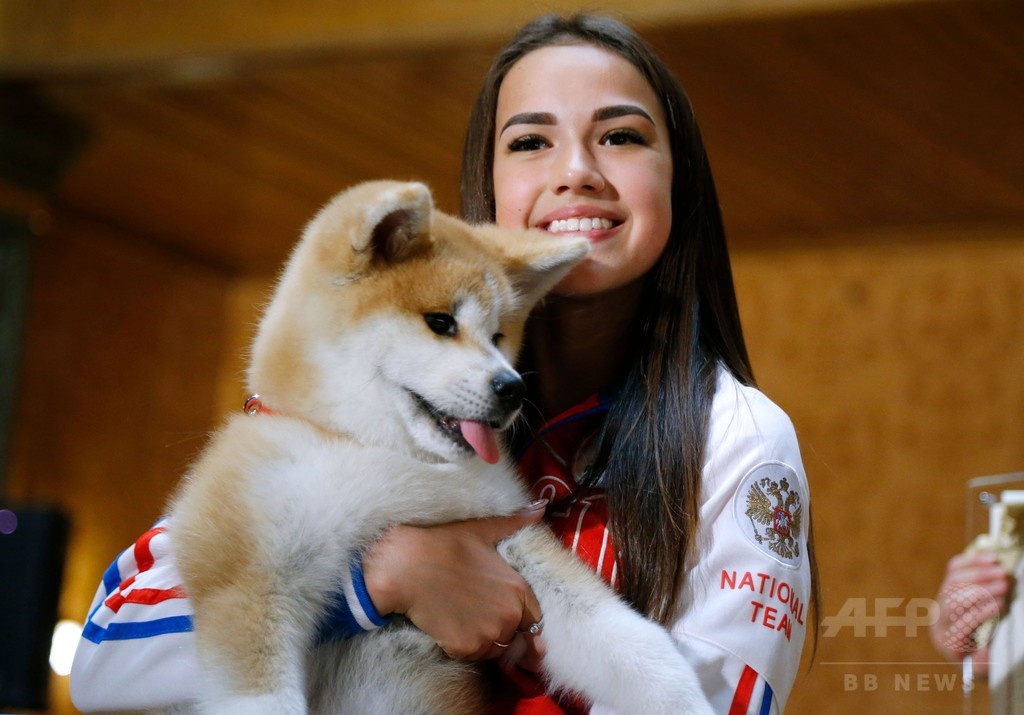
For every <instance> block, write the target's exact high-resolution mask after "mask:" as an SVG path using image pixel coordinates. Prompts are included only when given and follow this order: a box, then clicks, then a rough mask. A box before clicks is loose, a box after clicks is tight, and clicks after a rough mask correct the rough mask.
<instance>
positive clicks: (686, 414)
mask: <svg viewBox="0 0 1024 715" xmlns="http://www.w3.org/2000/svg"><path fill="white" fill-rule="evenodd" d="M573 44H585V45H593V46H595V47H598V48H601V49H605V50H608V51H610V52H613V53H615V54H617V55H619V56H621V57H623V58H625V59H626V60H627V61H628V62H629V63H630V64H632V65H633V66H635V67H636V68H637V69H638V70H639V71H640V72H641V74H642V75H643V76H644V78H645V79H646V80H647V81H648V83H649V84H650V85H651V87H652V88H653V89H654V91H655V93H656V94H657V96H658V97H660V98H661V102H662V109H663V110H664V113H665V117H666V118H667V121H668V124H669V134H670V137H671V142H672V147H671V151H672V162H673V177H672V216H673V221H672V229H671V233H670V236H669V240H668V244H667V246H666V248H665V250H664V252H663V253H662V256H661V258H660V259H659V260H658V263H657V264H656V265H655V266H654V267H653V268H652V269H651V270H650V272H648V274H647V275H646V276H645V278H644V279H643V280H644V286H643V295H642V298H641V304H640V306H639V309H638V311H637V315H638V317H639V318H641V320H640V322H639V323H638V324H637V326H636V335H635V338H636V339H635V340H633V341H631V343H632V344H633V345H635V346H636V347H635V348H634V349H633V352H632V355H630V356H629V358H628V360H627V364H626V366H625V370H624V373H623V374H622V376H621V382H620V387H619V391H618V397H617V399H616V400H615V403H614V404H613V405H612V407H611V408H610V410H609V413H608V417H607V419H606V422H605V426H604V429H603V432H602V435H601V440H600V445H599V447H598V452H597V458H596V460H595V463H594V464H593V465H592V467H591V469H590V470H589V471H588V476H587V477H585V481H587V480H588V479H589V480H590V481H593V480H595V479H596V478H597V477H598V476H599V475H600V476H601V478H602V485H603V486H604V487H605V489H606V496H607V499H608V505H609V511H610V513H611V529H612V533H613V534H614V535H615V542H616V546H617V550H618V558H619V565H620V568H621V570H622V593H623V596H624V597H625V598H626V599H627V600H628V601H629V602H630V603H632V604H633V605H634V606H635V607H636V608H637V609H638V610H640V611H642V612H644V613H646V614H648V615H649V616H651V617H652V618H654V619H656V620H657V621H659V622H660V623H662V624H668V623H670V622H671V621H672V620H674V619H675V617H676V616H677V615H678V611H679V607H680V598H679V596H680V592H681V590H682V587H683V585H684V581H685V574H686V570H687V568H688V567H689V566H690V565H691V563H692V558H693V552H694V549H695V543H694V542H695V535H696V533H697V521H698V514H699V506H700V491H701V477H702V471H703V464H704V446H705V443H706V441H707V434H708V424H709V420H710V413H711V402H712V399H713V396H714V391H715V383H716V373H717V367H718V365H719V364H721V365H724V366H725V368H726V369H727V370H729V371H730V372H731V373H732V374H733V375H734V376H735V377H736V379H737V380H739V381H740V382H741V383H743V384H745V385H751V386H753V385H754V374H753V370H752V369H751V366H750V360H749V358H748V356H747V349H746V345H745V343H744V340H743V331H742V328H741V326H740V317H739V309H738V307H737V304H736V295H735V289H734V286H733V279H732V269H731V267H730V263H729V254H728V251H727V248H726V242H725V229H724V227H723V224H722V215H721V211H720V209H719V205H718V196H717V194H716V192H715V184H714V181H713V179H712V176H711V168H710V166H709V164H708V159H707V153H706V151H705V149H704V142H703V140H702V139H701V136H700V131H699V130H698V128H697V122H696V119H695V117H694V114H693V109H692V107H691V106H690V101H689V99H688V98H687V96H686V93H685V92H684V91H683V89H682V87H681V86H680V84H679V82H678V81H677V80H676V78H675V77H674V75H673V74H672V73H671V72H670V71H669V70H668V68H667V67H665V65H664V64H663V63H662V62H661V60H660V59H659V58H658V57H657V55H656V54H655V53H654V51H653V50H652V49H651V48H650V47H649V46H648V45H647V43H646V42H644V40H643V39H641V38H640V37H639V36H638V35H637V34H636V33H635V32H633V31H632V30H631V29H630V28H629V27H627V26H625V25H623V24H622V23H620V22H618V21H616V20H613V19H611V18H607V17H597V16H589V15H574V16H571V17H559V16H555V15H550V16H545V17H541V18H539V19H537V20H534V21H533V22H531V23H529V24H527V25H526V26H524V27H523V28H522V29H521V30H520V31H519V33H518V34H517V35H516V36H515V37H514V38H513V39H512V40H511V41H510V42H509V44H508V45H507V46H506V47H505V49H504V50H502V51H501V52H500V53H499V54H498V56H497V57H496V58H495V60H494V62H493V64H492V66H491V68H490V71H489V72H488V74H487V76H486V78H485V80H484V84H483V87H482V89H481V91H480V93H479V95H478V97H477V100H476V104H475V105H474V107H473V111H472V113H471V115H470V120H469V128H468V130H467V133H466V142H465V146H464V151H463V167H462V182H461V192H462V212H463V216H464V217H465V218H466V219H467V220H469V221H473V222H490V221H493V220H494V218H495V203H494V179H493V163H494V131H495V121H496V113H497V103H498V93H499V91H500V89H501V83H502V81H503V80H504V78H505V76H506V74H507V73H508V71H509V70H510V69H511V67H512V66H513V65H514V64H515V63H516V62H517V61H518V60H519V59H520V58H522V57H523V56H524V55H526V54H528V53H529V52H532V51H533V50H536V49H539V48H541V47H547V46H552V45H573ZM808 551H809V558H810V560H811V571H812V589H813V591H814V594H813V598H814V599H815V600H816V599H817V583H816V581H817V576H816V574H817V569H816V566H815V564H814V561H813V548H812V547H810V546H809V548H808ZM680 555H682V558H680ZM815 612H816V613H817V609H815Z"/></svg>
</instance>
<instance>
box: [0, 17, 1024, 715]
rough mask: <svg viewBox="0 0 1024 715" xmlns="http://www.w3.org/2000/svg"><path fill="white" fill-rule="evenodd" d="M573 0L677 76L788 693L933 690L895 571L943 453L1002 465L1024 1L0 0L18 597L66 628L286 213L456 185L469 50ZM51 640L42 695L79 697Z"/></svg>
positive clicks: (289, 216) (214, 368) (933, 552)
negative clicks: (780, 416) (759, 413)
mask: <svg viewBox="0 0 1024 715" xmlns="http://www.w3.org/2000/svg"><path fill="white" fill-rule="evenodd" d="M583 6H585V7H586V8H587V9H590V10H604V11H608V12H611V13H612V14H615V15H617V16H619V17H621V18H623V19H625V20H627V21H628V22H630V23H631V24H632V25H633V26H634V27H636V28H637V29H638V30H640V31H641V33H642V34H643V35H644V36H645V37H646V38H647V39H648V40H649V41H650V42H651V43H652V44H653V45H655V47H656V48H657V49H658V50H659V51H660V53H661V55H662V56H663V57H664V58H665V59H666V60H667V62H668V64H669V65H670V66H671V67H672V68H673V69H674V70H675V72H676V73H677V74H678V76H679V77H680V78H681V80H682V82H683V84H684V86H685V87H686V88H687V90H688V92H689V94H690V96H691V99H692V100H693V104H694V107H695V109H696V112H697V116H698V118H699V120H700V123H701V127H702V131H703V133H704V136H705V140H706V143H707V146H708V150H709V153H710V157H711V161H712V166H713V169H714V173H715V176H716V179H717V183H718V189H719V194H720V197H721V202H722V208H723V211H724V215H725V223H726V227H727V230H728V233H729V238H730V244H731V249H732V252H733V261H734V268H735V271H736V279H737V290H738V293H739V300H740V306H741V311H742V316H743V320H744V325H745V329H746V332H747V337H748V341H749V346H750V349H751V353H752V359H753V361H754V368H755V371H756V373H757V377H758V379H759V382H760V386H761V387H762V389H763V390H764V391H765V392H767V393H768V394H769V395H770V396H771V397H772V398H773V399H774V400H775V401H776V402H777V403H779V404H780V405H781V406H782V407H783V408H784V409H785V410H786V411H787V412H788V413H789V415H790V416H791V417H792V419H793V421H794V423H795V425H796V428H797V431H798V434H799V437H800V442H801V446H802V449H803V453H804V460H805V464H806V467H807V472H808V475H809V479H810V484H811V489H812V493H813V503H814V524H815V530H816V537H817V552H818V559H819V563H820V567H821V577H822V584H823V595H824V608H823V615H824V616H825V617H830V616H831V617H835V618H837V619H839V620H833V621H831V622H830V623H831V624H832V625H833V626H835V627H833V628H831V629H826V631H825V632H823V634H822V635H821V637H820V638H819V641H818V649H817V659H816V660H817V662H816V663H815V664H814V665H813V666H812V665H811V664H810V662H809V660H808V659H807V658H805V660H808V662H807V667H806V668H804V669H803V670H802V672H801V675H800V678H799V680H798V682H797V685H796V688H795V690H794V694H793V697H792V699H791V701H790V707H789V710H788V712H790V713H797V714H801V713H820V712H829V713H862V712H864V711H865V710H866V709H870V710H871V711H873V712H901V713H937V712H951V713H952V712H961V709H962V707H963V699H964V698H963V695H962V694H961V691H960V686H961V682H960V675H959V672H960V671H959V669H958V668H957V667H953V666H950V665H946V664H943V663H941V662H940V660H941V659H940V658H939V657H938V656H937V654H936V653H935V652H934V651H933V649H932V648H931V646H930V644H929V641H928V638H927V633H926V629H924V628H923V627H920V626H919V620H920V619H918V620H917V621H915V620H914V619H913V618H912V617H910V616H913V615H914V614H915V611H914V608H915V606H914V605H913V604H912V603H911V600H912V599H930V598H933V597H934V596H935V593H936V591H937V588H938V585H939V582H940V581H941V579H942V575H943V570H944V568H945V563H946V561H947V559H948V558H949V557H950V556H951V555H952V554H954V553H955V552H957V551H959V550H960V549H962V548H963V546H964V544H965V542H966V539H967V536H968V534H967V533H966V532H967V530H966V529H965V517H966V515H967V513H968V512H969V511H970V505H969V504H968V503H967V496H966V482H967V480H968V479H970V478H972V477H978V476H984V475H994V474H1003V473H1007V472H1013V471H1016V470H1022V469H1024V439H1022V427H1024V359H1022V356H1024V53H1022V52H1021V48H1022V47H1024V3H1021V2H1020V0H977V1H969V0H925V1H919V2H909V1H906V0H903V1H900V0H731V1H730V2H724V1H721V2H711V1H706V2H705V1H701V0H629V1H628V2H627V1H612V0H605V1H604V2H598V3H589V2H588V3H574V2H550V3H542V2H532V1H528V2H523V3H508V2H505V1H504V0H473V1H472V2H470V1H468V0H467V1H462V2H456V1H447V2H444V1H442V0H375V1H374V2H365V1H364V0H349V1H348V2H331V1H329V0H293V1H292V2H284V1H281V2H250V1H246V0H220V1H218V2H208V1H207V0H178V2H174V3H155V2H142V3H140V2H138V1H137V0H132V1H131V2H129V1H128V0H47V1H38V2H24V1H23V0H0V152H2V153H0V281H2V291H0V298H2V301H3V302H2V303H0V308H2V310H0V368H2V370H0V470H2V471H0V517H4V512H3V510H7V515H8V516H10V514H14V515H27V514H30V513H31V514H36V513H41V514H42V515H43V516H42V517H40V518H41V519H42V522H41V523H42V524H43V526H42V527H40V528H41V531H40V533H41V536H39V537H38V539H36V542H37V543H36V544H35V546H33V547H32V548H33V549H34V550H35V551H33V553H36V552H38V554H39V555H38V559H39V563H41V564H43V565H44V566H45V568H44V569H43V572H40V575H38V576H32V577H31V584H32V585H33V587H34V588H36V592H35V595H33V596H32V602H33V603H35V604H36V605H37V606H38V609H39V613H37V614H33V616H32V618H35V619H36V620H38V621H39V623H41V624H43V625H41V626H39V628H38V629H37V631H39V632H42V630H43V629H44V626H45V629H44V630H45V631H46V633H45V635H46V638H48V637H49V636H48V634H49V633H50V632H52V630H53V626H54V621H55V620H57V619H60V620H62V621H65V620H66V621H70V622H71V623H70V624H67V625H66V626H65V627H66V628H69V629H70V632H71V633H72V638H71V640H72V643H73V642H74V637H73V634H74V623H79V624H80V623H81V622H82V621H83V620H84V618H85V616H86V611H87V608H88V605H89V602H90V600H91V598H92V596H93V593H94V591H95V589H96V586H97V584H98V583H99V579H100V576H101V574H102V573H103V571H104V569H105V568H106V567H107V565H108V564H109V563H110V562H111V560H112V559H113V558H114V557H115V555H116V554H117V553H118V552H119V551H120V550H122V549H124V548H126V547H127V546H128V545H130V544H131V543H132V542H133V541H134V539H135V538H136V537H137V536H138V535H139V534H140V533H142V532H143V531H144V530H145V529H147V528H148V527H149V525H151V524H152V522H154V521H155V520H156V519H157V518H158V517H159V516H160V513H161V510H162V507H163V504H164V502H165V499H166V498H167V495H168V493H169V491H170V490H171V488H172V487H173V485H174V484H175V482H176V481H177V479H178V478H179V476H180V474H181V473H182V471H183V470H184V468H185V467H186V465H187V464H188V462H189V460H190V459H191V458H192V457H193V456H194V455H195V454H196V452H197V451H198V450H199V449H200V448H201V447H202V445H203V443H204V439H205V435H206V434H207V432H208V431H209V430H210V429H211V428H213V427H215V426H216V425H217V424H218V423H219V421H220V420H221V419H223V417H224V415H225V414H227V413H228V412H229V411H231V410H235V409H238V408H239V407H240V405H241V402H242V400H243V399H244V397H245V392H244V389H243V385H242V381H241V370H242V365H243V363H242V356H243V354H244V351H245V349H246V345H247V343H248V341H249V339H250V337H251V330H252V327H253V324H254V320H255V318H256V316H257V314H258V308H259V305H260V304H261V302H262V301H263V300H264V299H265V297H266V296H267V294H268V288H269V285H270V283H271V281H272V280H273V277H274V275H275V272H276V271H277V269H278V267H279V265H280V263H281V262H282V260H283V259H284V257H285V256H286V254H287V252H288V250H289V248H290V246H291V245H292V244H293V242H294V241H295V240H296V238H297V237H298V235H299V231H300V230H301V228H302V225H303V224H304V222H305V221H306V220H308V219H309V218H310V217H311V216H312V214H313V213H314V212H315V211H316V210H317V208H318V207H319V206H320V205H322V204H323V203H324V202H325V201H326V200H327V199H328V198H329V197H330V196H331V195H333V194H334V193H335V192H337V191H338V190H340V189H342V188H344V187H346V186H348V185H350V184H352V183H354V182H357V181H362V180H365V179H373V178H399V179H419V180H425V181H427V182H428V183H429V184H430V185H431V186H432V187H433V189H434V192H435V197H436V199H437V203H438V205H439V207H440V208H442V209H445V210H448V211H452V212H454V211H457V208H458V203H457V185H458V168H459V161H460V153H461V141H462V133H463V131H464V129H465V126H466V121H467V117H468V111H469V107H470V104H471V102H472V100H473V97H474V96H475V92H476V89H477V85H478V83H479V81H480V80H481V78H482V76H483V74H484V72H485V70H486V68H487V65H488V64H489V61H490V57H491V54H492V53H493V52H494V51H495V50H496V49H497V48H498V47H499V46H500V45H501V44H502V43H503V41H504V40H506V39H507V38H508V37H509V36H510V34H511V33H512V32H513V31H514V29H515V28H516V27H517V26H518V25H519V24H521V23H522V22H523V21H525V20H527V19H529V18H531V17H533V16H535V15H537V14H539V13H542V12H546V11H550V10H559V11H562V10H567V9H574V8H578V7H583ZM34 518H35V517H32V516H24V517H23V518H22V520H21V521H22V523H24V524H29V523H35V522H34V521H33V519H34ZM9 522H10V519H9V518H8V519H7V521H5V520H4V519H3V518H0V544H4V543H6V544H7V545H8V551H12V549H14V547H12V546H11V544H14V541H13V535H14V534H16V533H18V532H17V531H13V530H10V529H8V531H11V533H7V531H5V530H4V528H3V525H4V523H9ZM65 529H66V534H67V536H66V538H65V537H64V534H65ZM22 533H23V534H24V533H25V532H22ZM4 539H7V541H6V542H4V541H3V540H4ZM65 546H66V548H65ZM22 549H23V547H22V546H20V545H19V546H17V552H16V556H17V558H15V559H14V562H18V563H22V565H24V564H23V562H25V561H26V560H27V559H28V558H29V557H28V556H27V554H28V552H27V551H23V550H22ZM62 557H63V558H62ZM32 558H36V557H35V556H33V557H32ZM19 559H20V561H19ZM62 564H63V565H62ZM19 568H20V567H19ZM24 573H25V571H24V570H23V571H22V574H24ZM33 573H35V572H33ZM55 574H56V575H57V576H59V575H61V574H62V575H63V585H62V587H60V589H59V592H58V588H57V586H56V585H54V584H55V583H58V582H59V581H54V575H55ZM22 578H25V577H24V575H22ZM5 580H6V582H7V585H6V589H7V590H8V591H10V590H12V589H13V588H14V587H12V584H14V583H15V581H14V580H12V579H11V578H10V577H9V574H6V573H5V574H0V589H2V588H5V586H4V582H5ZM17 588H18V590H19V592H20V591H21V590H22V589H21V586H18V587H17ZM47 596H51V597H52V598H51V599H50V600H52V604H48V602H47ZM915 603H917V602H915ZM908 614H909V615H908ZM3 616H4V617H5V618H8V619H11V618H12V616H11V615H10V614H9V613H6V612H5V613H4V614H3ZM25 617H26V618H28V616H25ZM880 618H889V620H879V619H880ZM843 619H846V620H843ZM893 619H895V620H893ZM886 623H888V624H889V625H888V627H885V625H884V624H886ZM858 625H859V626H860V627H856V626H858ZM0 632H3V633H6V634H8V637H9V638H13V636H11V635H10V634H11V633H13V631H12V630H10V628H8V629H7V630H5V631H0ZM39 638H40V637H37V638H36V640H39ZM58 640H59V639H58ZM12 648H13V646H11V645H10V643H4V644H0V649H2V650H4V651H5V652H8V653H10V652H12ZM46 649H47V650H48V649H49V645H48V643H47V644H46ZM809 650H810V648H807V651H809ZM63 667H64V666H63V665H61V664H60V657H59V656H58V657H57V658H56V659H55V668H56V670H58V671H61V670H62V669H63ZM47 672H49V675H46V678H48V680H47V681H46V684H45V686H44V688H43V691H44V694H46V693H48V695H49V697H48V701H49V702H48V705H46V704H43V703H41V702H40V703H37V709H38V710H40V711H45V712H49V713H53V714H54V715H64V714H65V713H73V712H75V711H74V709H73V708H72V706H71V705H70V702H69V700H68V696H67V678H66V677H65V676H61V675H57V674H56V673H54V672H51V671H47ZM985 696H986V693H985V690H984V688H983V687H982V688H980V689H979V691H978V692H977V693H976V694H975V697H974V711H975V712H987V706H986V703H985ZM5 706H6V707H8V708H13V707H14V705H12V704H11V703H0V708H3V707H5ZM17 711H18V712H21V711H27V707H22V709H20V710H17ZM5 712H6V710H5Z"/></svg>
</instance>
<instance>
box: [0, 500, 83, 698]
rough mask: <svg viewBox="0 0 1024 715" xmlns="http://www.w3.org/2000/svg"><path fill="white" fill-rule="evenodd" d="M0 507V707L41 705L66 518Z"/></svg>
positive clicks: (41, 510)
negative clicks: (2, 512)
mask: <svg viewBox="0 0 1024 715" xmlns="http://www.w3.org/2000/svg"><path fill="white" fill-rule="evenodd" d="M0 510H3V511H5V512H7V513H4V514H0V516H2V517H3V525H4V528H3V529H2V530H0V708H35V709H45V708H46V704H47V703H46V701H47V691H48V685H49V667H50V666H49V656H50V641H51V639H52V637H53V628H54V625H55V624H56V621H57V602H58V600H59V599H60V587H61V580H62V578H63V575H64V555H65V552H66V550H67V539H68V531H69V523H68V520H67V518H66V517H65V516H64V515H63V514H62V513H61V512H59V511H57V510H56V509H51V508H46V507H26V508H7V509H4V508H3V507H0ZM10 512H13V515H14V518H16V520H17V523H16V526H15V527H14V528H13V531H11V533H5V532H7V531H9V530H10V529H11V526H12V524H13V522H14V519H12V518H11V513H10Z"/></svg>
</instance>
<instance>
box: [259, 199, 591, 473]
mask: <svg viewBox="0 0 1024 715" xmlns="http://www.w3.org/2000/svg"><path fill="white" fill-rule="evenodd" d="M588 247H589V244H588V242H587V241H586V239H583V238H566V237H560V236H554V235H550V234H545V233H541V232H539V231H526V230H511V229H501V228H498V227H496V226H470V225H469V224H466V223H464V222H462V221H460V220H458V219H456V218H454V217H452V216H448V215H446V214H444V213H442V212H440V211H437V210H435V209H434V208H433V205H432V200H431V195H430V192H429V190H428V189H427V187H426V186H424V185H422V184H416V183H397V182H371V183H367V184H360V185H357V186H355V187H353V188H352V189H349V190H348V191H346V192H344V193H342V194H340V195H339V196H337V197H336V198H335V199H334V200H333V201H331V202H330V203H329V204H328V205H327V206H326V207H325V208H324V209H323V210H322V211H321V212H320V213H319V214H318V215H317V216H316V217H315V218H314V219H313V221H312V222H310V224H309V225H308V226H307V228H306V230H305V233H304V234H303V237H302V240H301V241H300V242H299V244H298V245H297V247H296V248H295V251H294V252H293V254H292V257H291V259H290V260H289V262H288V265H287V266H286V268H285V271H284V273H283V274H282V276H281V280H280V282H279V284H278V287H277V291H276V293H275V295H274V298H273V300H272V302H271V304H270V306H269V308H268V310H267V313H266V315H265V317H264V319H263V321H262V323H261V325H260V329H259V332H258V335H257V338H256V341H255V344H254V346H253V354H252V361H251V366H250V370H249V381H250V388H251V389H253V390H254V391H257V392H260V393H261V394H262V395H263V396H264V398H265V400H266V402H267V404H268V405H269V406H271V407H272V408H273V409H275V410H277V411H280V412H281V413H284V414H292V415H295V416H298V417H303V418H305V419H308V420H311V421H313V422H315V423H317V424H319V425H321V426H322V427H324V428H325V429H328V430H331V431H337V432H345V433H349V434H351V435H353V436H355V437H357V438H358V439H360V440H362V441H367V442H374V443H378V444H386V445H390V446H393V447H394V448H397V449H403V448H406V446H411V447H412V448H413V449H414V450H416V451H417V452H418V453H420V454H427V455H431V456H432V457H433V458H436V459H441V460H445V461H453V460H456V459H460V458H464V457H467V456H470V455H472V454H473V453H474V452H475V453H476V454H478V455H480V456H481V457H483V458H484V459H486V460H488V461H496V460H497V458H498V456H497V447H496V443H495V438H494V430H495V429H499V430H500V429H503V428H505V427H507V426H508V425H509V423H510V422H511V421H512V420H513V419H514V417H515V416H516V414H517V413H518V412H519V409H520V406H521V403H522V400H523V394H524V388H523V383H522V380H521V378H520V376H519V374H518V373H517V372H516V371H515V370H514V368H513V367H512V363H513V361H514V359H515V356H516V354H517V352H518V349H519V345H520V342H521V340H522V335H523V326H524V323H525V321H526V317H527V315H528V314H529V312H530V310H531V309H532V308H533V306H534V305H535V304H536V302H537V301H538V300H540V299H541V298H542V297H543V296H544V294H545V293H547V292H548V291H549V290H550V289H551V288H552V287H554V285H555V284H556V283H557V282H558V281H559V280H560V279H561V278H562V277H563V276H565V274H566V273H568V272H569V270H570V269H571V268H572V267H573V266H574V265H575V264H576V263H578V262H579V261H580V260H581V259H582V258H583V257H584V256H585V255H586V253H587V250H588Z"/></svg>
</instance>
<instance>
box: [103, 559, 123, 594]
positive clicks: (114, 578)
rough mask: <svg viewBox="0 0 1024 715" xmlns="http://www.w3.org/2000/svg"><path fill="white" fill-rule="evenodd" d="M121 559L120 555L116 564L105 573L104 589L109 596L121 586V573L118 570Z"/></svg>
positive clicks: (115, 561)
mask: <svg viewBox="0 0 1024 715" xmlns="http://www.w3.org/2000/svg"><path fill="white" fill-rule="evenodd" d="M120 558H121V557H120V555H118V557H117V558H116V559H114V562H113V563H112V564H110V566H108V567H107V570H106V571H104V572H103V588H105V589H106V591H107V595H108V596H109V595H110V594H112V593H113V592H114V591H116V590H117V589H118V587H119V586H120V585H121V572H120V571H118V569H117V562H118V559H120Z"/></svg>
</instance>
